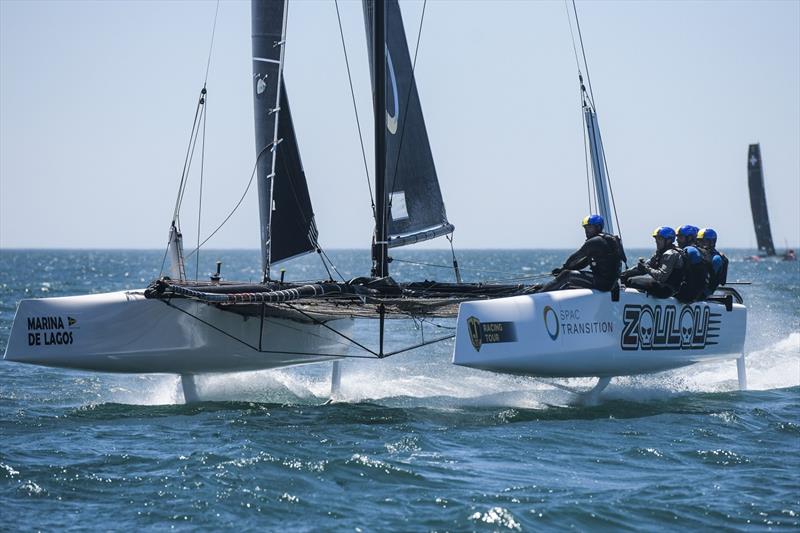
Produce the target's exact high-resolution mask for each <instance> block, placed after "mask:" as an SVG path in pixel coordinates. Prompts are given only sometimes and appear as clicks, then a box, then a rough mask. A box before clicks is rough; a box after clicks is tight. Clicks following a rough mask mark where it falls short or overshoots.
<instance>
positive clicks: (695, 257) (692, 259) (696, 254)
mask: <svg viewBox="0 0 800 533" xmlns="http://www.w3.org/2000/svg"><path fill="white" fill-rule="evenodd" d="M684 251H685V252H686V257H687V258H688V259H689V263H691V264H692V265H696V264H698V263H700V262H701V261H702V260H703V256H702V255H701V254H700V250H698V249H697V248H695V247H694V246H687V247H686V248H685V249H684Z"/></svg>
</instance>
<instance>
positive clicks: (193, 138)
mask: <svg viewBox="0 0 800 533" xmlns="http://www.w3.org/2000/svg"><path fill="white" fill-rule="evenodd" d="M218 15H219V0H217V5H216V8H215V10H214V22H213V23H212V25H211V39H210V43H209V46H208V59H207V60H206V72H205V76H204V78H203V89H202V90H201V91H200V98H199V99H198V101H197V107H196V108H195V112H194V120H193V121H192V129H191V132H190V133H189V145H188V147H187V149H186V156H185V158H184V161H183V170H182V171H181V179H180V182H179V184H178V197H177V198H176V200H175V209H174V210H173V213H172V222H173V223H174V224H175V226H176V229H177V230H178V231H180V210H181V205H182V204H183V196H184V193H185V192H186V185H187V184H188V180H189V171H190V169H191V164H192V158H193V157H194V148H195V146H196V143H197V135H198V129H199V125H200V121H201V120H202V121H203V150H202V151H203V154H204V155H205V120H204V119H203V118H202V117H203V116H204V114H205V97H206V92H207V91H206V86H207V84H208V74H209V71H210V69H211V57H212V53H213V51H214V36H215V34H216V31H217V16H218ZM204 155H203V157H204ZM202 166H203V163H202V162H201V170H200V197H201V203H202V187H203V185H202V181H203V176H202V173H203V167H202ZM199 209H200V208H198V211H199ZM199 217H200V212H198V224H197V238H198V241H199V239H200V219H199ZM199 247H200V246H199V245H198V249H199ZM168 253H169V243H167V248H166V250H165V251H164V257H163V259H162V260H161V270H160V272H159V277H161V275H162V274H163V273H164V266H165V265H166V262H167V254H168ZM198 261H199V254H198ZM198 268H199V267H198Z"/></svg>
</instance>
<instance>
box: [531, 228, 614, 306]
mask: <svg viewBox="0 0 800 533" xmlns="http://www.w3.org/2000/svg"><path fill="white" fill-rule="evenodd" d="M581 225H582V226H583V230H584V233H585V234H586V242H584V243H583V246H581V247H580V249H578V251H576V252H575V253H574V254H572V255H571V256H569V257H568V258H567V260H566V261H565V262H564V264H563V265H562V266H561V267H559V268H556V269H554V270H553V272H552V274H553V275H554V276H555V277H556V278H555V279H554V280H553V281H551V282H550V283H547V284H546V285H544V286H543V287H540V288H538V290H537V292H548V291H557V290H561V289H598V290H601V291H610V290H611V289H612V288H613V287H614V285H616V283H617V280H618V279H619V273H620V270H622V262H623V261H625V260H626V259H625V250H624V249H623V247H622V242H621V241H620V239H619V237H617V236H616V235H610V234H608V233H603V227H604V226H605V221H604V220H603V217H601V216H600V215H589V216H587V217H585V218H584V219H583V220H582V221H581ZM586 267H589V271H586V270H582V269H584V268H586Z"/></svg>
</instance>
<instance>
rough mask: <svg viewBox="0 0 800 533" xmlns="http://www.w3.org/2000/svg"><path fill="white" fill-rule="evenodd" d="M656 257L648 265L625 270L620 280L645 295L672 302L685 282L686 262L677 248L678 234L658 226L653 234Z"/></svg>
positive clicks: (639, 265)
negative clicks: (676, 236) (684, 270)
mask: <svg viewBox="0 0 800 533" xmlns="http://www.w3.org/2000/svg"><path fill="white" fill-rule="evenodd" d="M653 238H654V239H655V241H656V253H654V254H653V256H652V257H651V258H650V259H649V260H647V261H645V260H644V259H643V258H641V257H640V258H639V263H638V264H637V265H636V266H634V267H632V268H629V269H628V270H626V271H625V272H623V273H622V275H621V276H620V279H622V282H623V283H624V284H625V286H627V287H632V288H634V289H639V290H643V291H645V292H646V293H647V294H650V295H652V296H655V297H656V298H669V297H670V296H672V295H673V294H675V293H676V292H678V289H679V288H680V285H681V281H683V272H682V268H683V258H682V257H681V253H680V251H679V248H678V247H676V246H675V230H674V229H672V228H670V227H668V226H659V227H658V228H656V229H655V230H654V231H653Z"/></svg>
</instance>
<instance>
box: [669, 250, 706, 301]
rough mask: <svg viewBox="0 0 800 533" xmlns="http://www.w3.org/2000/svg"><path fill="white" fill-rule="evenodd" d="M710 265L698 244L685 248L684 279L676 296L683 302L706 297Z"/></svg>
mask: <svg viewBox="0 0 800 533" xmlns="http://www.w3.org/2000/svg"><path fill="white" fill-rule="evenodd" d="M710 270H711V269H710V265H709V264H708V263H707V262H706V261H705V259H704V258H703V254H702V253H701V252H700V250H699V249H698V248H697V247H696V246H687V247H686V248H684V249H683V280H682V281H681V285H680V287H679V288H678V292H677V293H675V298H676V299H677V300H678V301H679V302H682V303H691V302H696V301H698V300H702V299H704V298H705V297H706V288H707V287H708V280H709V277H710V274H709V273H710Z"/></svg>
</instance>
